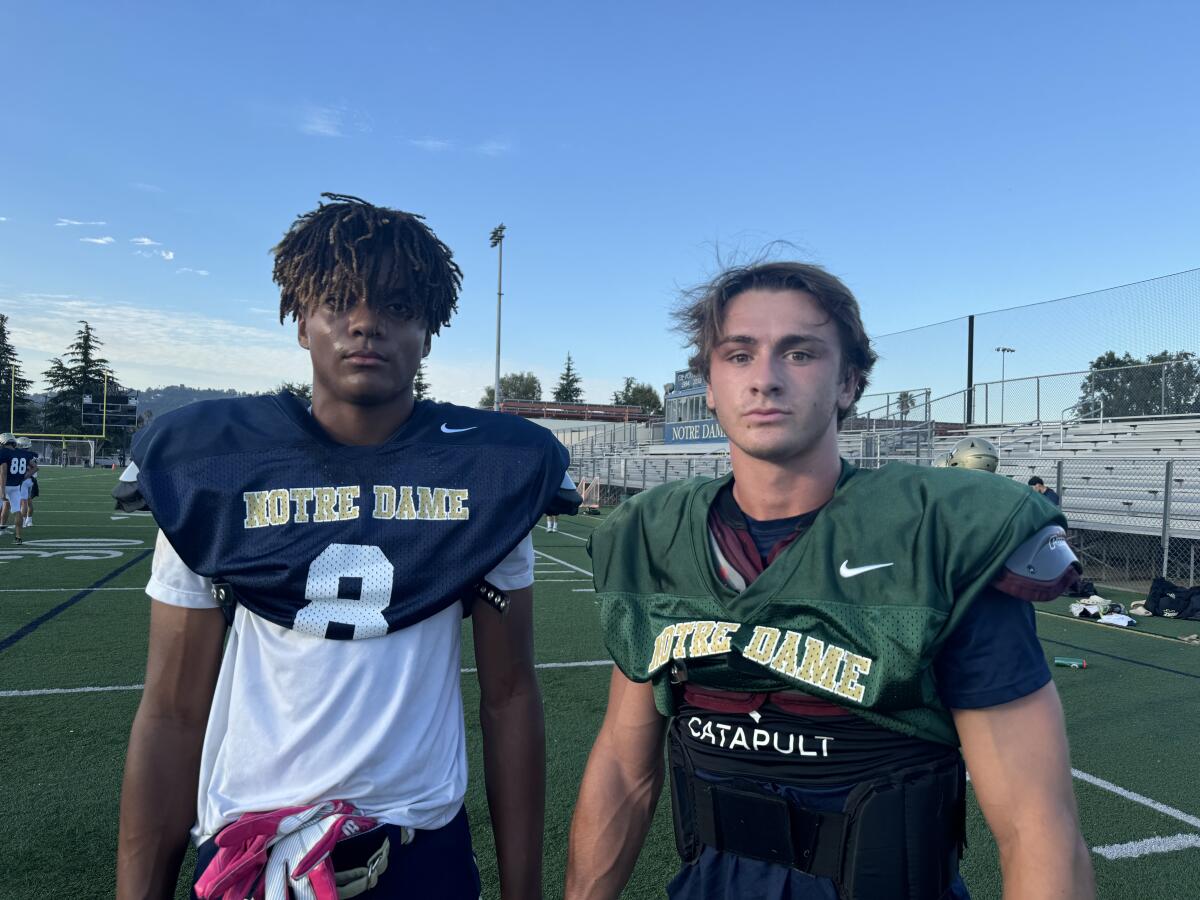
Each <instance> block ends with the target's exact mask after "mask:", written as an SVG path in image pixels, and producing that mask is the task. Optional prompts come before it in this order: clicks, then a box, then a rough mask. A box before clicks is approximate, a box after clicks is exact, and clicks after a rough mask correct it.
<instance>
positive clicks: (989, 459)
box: [949, 437, 1000, 472]
mask: <svg viewBox="0 0 1200 900" xmlns="http://www.w3.org/2000/svg"><path fill="white" fill-rule="evenodd" d="M949 464H950V467H951V468H957V469H982V470H983V471H985V472H995V471H996V469H997V467H998V466H999V465H1000V454H999V453H998V452H997V450H996V445H995V444H993V443H992V442H991V441H989V440H988V439H987V438H981V437H965V438H963V439H962V440H961V441H959V442H958V443H957V444H955V445H954V449H953V450H951V451H950V463H949Z"/></svg>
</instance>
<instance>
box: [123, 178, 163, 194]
mask: <svg viewBox="0 0 1200 900" xmlns="http://www.w3.org/2000/svg"><path fill="white" fill-rule="evenodd" d="M129 186H130V187H131V188H133V189H134V190H135V191H143V192H145V193H147V194H161V193H162V192H163V189H162V188H160V187H159V186H158V185H157V184H146V182H144V181H135V182H133V184H131V185H129Z"/></svg>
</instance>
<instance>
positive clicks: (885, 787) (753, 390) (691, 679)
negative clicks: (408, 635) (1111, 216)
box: [566, 262, 1093, 900]
mask: <svg viewBox="0 0 1200 900" xmlns="http://www.w3.org/2000/svg"><path fill="white" fill-rule="evenodd" d="M679 320H680V323H681V325H682V330H683V331H684V333H685V334H686V335H687V337H688V339H689V340H690V341H691V343H692V345H693V347H694V348H695V354H694V355H693V356H692V358H691V360H690V363H691V366H692V368H693V370H694V371H696V372H698V373H699V374H701V375H703V376H704V377H705V379H706V380H707V382H708V395H707V401H708V405H709V407H710V408H711V409H712V410H713V411H714V413H715V415H716V418H717V420H718V422H719V423H720V425H721V427H722V428H723V429H724V431H725V433H726V434H727V435H728V436H729V444H730V460H731V464H732V474H731V475H729V476H726V477H723V478H696V479H690V480H688V481H684V482H678V483H675V484H669V485H664V486H662V487H659V488H655V489H653V490H651V491H647V492H645V493H643V494H640V495H638V496H637V497H634V498H633V499H631V500H629V501H626V502H625V503H623V504H622V505H621V506H620V507H618V509H617V510H616V511H615V512H614V513H613V514H612V515H611V516H610V517H609V518H608V520H607V521H606V522H605V523H604V524H603V525H601V526H600V527H598V528H597V529H596V531H595V532H594V534H593V536H592V538H591V543H590V545H589V549H590V552H591V555H592V561H593V570H594V572H595V580H596V591H597V597H598V599H599V601H600V603H601V617H602V623H603V627H604V634H605V639H606V641H607V644H608V648H609V651H610V653H611V654H612V656H613V659H614V661H615V662H616V667H615V668H614V670H613V673H612V678H611V683H610V689H609V700H608V711H607V714H606V716H605V719H604V723H603V725H602V726H601V730H600V734H599V736H598V737H597V738H596V743H595V746H594V747H593V749H592V753H591V756H590V758H589V760H588V764H587V769H586V772H585V775H584V779H583V784H582V786H581V788H580V794H579V804H578V806H577V808H576V811H575V817H574V820H573V823H572V827H571V838H570V851H569V860H568V870H567V888H566V896H567V898H568V900H597V898H616V897H617V896H618V894H619V893H620V891H621V889H622V888H623V887H624V885H625V882H626V881H627V879H628V878H629V875H630V872H631V871H632V868H633V865H634V862H635V861H636V859H637V856H638V853H639V851H640V849H641V846H642V843H643V841H644V839H645V835H646V833H647V830H648V828H649V826H650V821H651V817H652V815H653V812H654V808H655V804H656V801H657V799H658V795H659V791H660V789H661V786H662V783H663V780H664V776H665V769H667V768H669V770H670V793H671V801H672V807H673V814H674V820H675V835H676V844H677V847H678V849H679V853H680V855H681V857H682V859H683V862H684V865H683V867H682V869H681V871H680V872H679V874H678V875H677V876H676V877H675V879H674V880H673V881H672V882H671V883H670V885H669V886H668V889H667V893H668V896H670V897H671V898H675V900H679V898H689V900H690V898H697V900H699V898H703V900H732V898H753V900H785V898H786V900H817V898H821V900H833V898H838V897H840V898H842V900H934V898H964V897H966V896H967V894H966V888H965V886H964V885H963V883H962V881H961V879H960V878H959V875H958V861H959V857H960V855H961V852H962V850H963V847H964V843H965V821H964V819H965V812H964V811H965V807H966V787H965V772H964V768H963V760H964V758H965V761H966V765H967V766H968V767H969V768H970V772H971V779H972V783H973V786H974V789H975V795H976V797H977V799H978V801H979V804H980V806H981V807H982V809H983V813H984V816H985V817H986V818H987V820H988V823H989V825H990V826H991V829H992V832H993V834H994V835H995V837H996V841H997V843H998V844H999V848H1000V861H1001V867H1002V870H1003V876H1004V882H1005V885H1004V886H1005V896H1006V897H1021V898H1046V900H1048V898H1052V897H1053V898H1068V897H1071V898H1085V897H1090V896H1092V892H1093V890H1092V877H1091V869H1090V864H1089V862H1088V854H1087V849H1086V847H1085V846H1084V844H1083V842H1082V840H1081V838H1080V835H1079V826H1078V822H1077V817H1076V809H1075V800H1074V795H1073V794H1072V790H1071V774H1070V767H1069V764H1068V758H1067V743H1066V737H1065V734H1064V728H1063V719H1062V712H1061V708H1060V706H1059V701H1058V695H1057V694H1056V692H1055V690H1054V685H1053V683H1052V682H1051V680H1050V673H1049V670H1048V669H1047V666H1046V661H1045V657H1044V655H1043V653H1042V650H1041V647H1040V645H1039V643H1038V640H1037V634H1036V630H1035V627H1034V615H1033V609H1032V606H1031V603H1030V601H1031V600H1045V599H1049V598H1051V597H1054V596H1057V595H1058V594H1059V593H1060V592H1061V590H1062V589H1063V587H1064V586H1065V585H1067V584H1068V583H1070V582H1073V581H1074V580H1075V579H1076V578H1077V577H1078V563H1077V562H1076V560H1075V557H1074V555H1073V554H1072V553H1071V551H1070V550H1069V549H1068V548H1067V545H1066V543H1065V541H1064V539H1063V538H1064V534H1063V529H1062V525H1063V522H1062V519H1061V516H1059V515H1058V514H1057V512H1056V510H1055V509H1054V508H1053V507H1051V506H1050V505H1049V504H1046V503H1042V502H1040V500H1035V499H1033V497H1032V495H1031V493H1030V492H1029V491H1027V490H1025V489H1024V488H1022V487H1019V486H1017V485H1014V484H1013V483H1011V482H1010V481H1009V480H1007V479H1002V478H997V477H995V476H993V475H990V474H988V473H984V472H976V471H970V470H961V469H932V468H920V467H917V466H911V465H901V464H892V465H888V466H885V467H884V468H882V469H880V470H878V471H866V470H860V469H858V468H856V467H855V466H853V465H851V464H849V463H848V462H846V461H844V460H842V459H841V458H840V457H839V453H838V442H837V432H838V426H839V423H840V421H841V420H842V419H843V418H844V417H845V416H846V415H847V413H848V411H849V410H850V408H851V407H852V405H853V404H854V403H855V402H856V401H857V400H858V398H859V397H861V396H862V392H863V389H864V388H865V386H866V384H867V379H868V377H869V375H870V371H871V367H872V365H873V364H874V361H875V354H874V353H873V352H872V350H871V346H870V341H869V340H868V338H867V335H866V332H865V330H864V329H863V325H862V322H861V320H860V315H859V309H858V304H857V302H856V300H855V298H854V296H853V295H852V294H851V293H850V291H849V290H848V289H847V288H846V286H845V285H844V284H842V283H841V282H840V281H839V280H838V279H837V278H834V277H833V276H832V275H830V274H829V273H827V272H825V271H823V270H822V269H819V268H817V267H815V266H810V265H804V264H800V263H789V262H780V263H766V264H761V265H753V266H746V267H739V268H735V269H731V270H728V271H726V272H723V273H722V274H721V275H719V276H718V277H717V278H716V279H714V280H713V281H712V282H710V283H709V284H707V285H704V286H703V287H702V288H700V289H698V290H697V291H695V292H694V293H693V294H692V295H691V296H690V297H689V298H688V300H687V302H686V303H685V304H684V305H683V306H681V308H680V310H679ZM664 740H665V741H666V742H667V744H668V754H667V758H668V761H669V762H668V764H667V765H666V766H664V754H663V743H664Z"/></svg>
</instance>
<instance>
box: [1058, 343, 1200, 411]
mask: <svg viewBox="0 0 1200 900" xmlns="http://www.w3.org/2000/svg"><path fill="white" fill-rule="evenodd" d="M1135 366H1136V367H1137V368H1133V367H1135ZM1079 387H1080V403H1081V404H1082V403H1092V402H1095V401H1100V402H1101V403H1103V404H1104V415H1105V417H1106V418H1109V417H1118V418H1119V417H1123V416H1156V415H1187V414H1195V413H1200V358H1197V356H1196V354H1195V353H1192V352H1191V351H1188V350H1179V351H1177V352H1175V353H1171V352H1169V351H1166V350H1164V351H1163V352H1161V353H1151V354H1150V355H1148V356H1147V357H1146V358H1145V359H1139V358H1138V357H1135V356H1132V355H1130V354H1129V352H1128V351H1126V352H1125V353H1123V354H1121V355H1120V356H1118V355H1117V354H1116V353H1115V352H1113V351H1112V350H1109V351H1107V352H1105V353H1103V354H1101V355H1100V356H1098V357H1096V358H1095V359H1094V360H1092V362H1091V363H1090V364H1089V365H1088V374H1087V375H1086V376H1085V377H1084V379H1083V382H1082V383H1081V384H1080V386H1079Z"/></svg>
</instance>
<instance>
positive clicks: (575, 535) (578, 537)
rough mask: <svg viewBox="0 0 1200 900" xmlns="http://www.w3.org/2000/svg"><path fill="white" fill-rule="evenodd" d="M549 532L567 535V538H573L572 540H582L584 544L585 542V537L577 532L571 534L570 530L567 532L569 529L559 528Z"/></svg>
mask: <svg viewBox="0 0 1200 900" xmlns="http://www.w3.org/2000/svg"><path fill="white" fill-rule="evenodd" d="M550 533H551V534H561V535H562V536H563V537H569V538H573V539H574V540H577V541H583V542H584V543H585V544H586V543H587V538H585V537H580V536H579V535H577V534H571V532H569V531H563V530H562V529H561V528H560V529H559V530H558V531H552V532H550Z"/></svg>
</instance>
